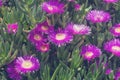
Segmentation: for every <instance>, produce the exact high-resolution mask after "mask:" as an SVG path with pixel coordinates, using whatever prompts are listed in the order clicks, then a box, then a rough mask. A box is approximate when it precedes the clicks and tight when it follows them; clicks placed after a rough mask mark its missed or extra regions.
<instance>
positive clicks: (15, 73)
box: [6, 60, 22, 80]
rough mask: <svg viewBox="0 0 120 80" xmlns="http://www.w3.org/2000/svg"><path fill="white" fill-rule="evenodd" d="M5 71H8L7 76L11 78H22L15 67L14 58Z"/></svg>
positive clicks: (18, 79) (13, 79)
mask: <svg viewBox="0 0 120 80" xmlns="http://www.w3.org/2000/svg"><path fill="white" fill-rule="evenodd" d="M6 71H7V73H8V77H9V78H11V79H12V80H22V76H21V75H20V74H19V72H18V71H17V69H16V68H15V60H14V61H13V62H11V63H10V64H8V65H7V70H6Z"/></svg>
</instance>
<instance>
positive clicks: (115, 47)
mask: <svg viewBox="0 0 120 80" xmlns="http://www.w3.org/2000/svg"><path fill="white" fill-rule="evenodd" d="M104 49H105V50H106V51H108V52H111V53H112V54H114V55H116V56H118V57H119V56H120V40H119V39H113V40H110V41H108V42H106V43H104Z"/></svg>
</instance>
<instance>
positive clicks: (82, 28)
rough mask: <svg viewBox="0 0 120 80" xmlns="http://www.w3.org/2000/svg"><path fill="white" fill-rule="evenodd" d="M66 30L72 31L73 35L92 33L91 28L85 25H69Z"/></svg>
mask: <svg viewBox="0 0 120 80" xmlns="http://www.w3.org/2000/svg"><path fill="white" fill-rule="evenodd" d="M66 29H67V30H68V31H70V32H71V33H72V34H80V35H89V34H90V33H91V28H90V27H89V26H86V25H84V24H81V25H80V24H73V23H70V24H68V25H67V27H66Z"/></svg>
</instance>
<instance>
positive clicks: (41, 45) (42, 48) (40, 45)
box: [36, 43, 50, 53]
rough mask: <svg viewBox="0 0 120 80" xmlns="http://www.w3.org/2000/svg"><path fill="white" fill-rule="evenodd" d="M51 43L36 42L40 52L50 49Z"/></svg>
mask: <svg viewBox="0 0 120 80" xmlns="http://www.w3.org/2000/svg"><path fill="white" fill-rule="evenodd" d="M49 46H50V45H49V44H48V43H38V44H36V49H37V50H38V51H40V52H43V53H44V52H47V51H49V49H50V48H49Z"/></svg>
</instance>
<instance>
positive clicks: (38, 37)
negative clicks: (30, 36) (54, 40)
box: [34, 34, 42, 40]
mask: <svg viewBox="0 0 120 80" xmlns="http://www.w3.org/2000/svg"><path fill="white" fill-rule="evenodd" d="M34 39H35V40H41V39H42V38H41V36H40V35H38V34H35V35H34Z"/></svg>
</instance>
